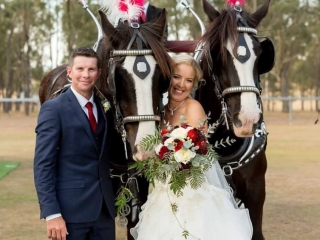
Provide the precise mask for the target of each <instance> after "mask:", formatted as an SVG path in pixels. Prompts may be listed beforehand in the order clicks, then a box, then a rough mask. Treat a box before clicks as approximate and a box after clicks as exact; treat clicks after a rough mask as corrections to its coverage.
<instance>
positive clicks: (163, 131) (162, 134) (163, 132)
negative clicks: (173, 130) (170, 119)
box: [161, 129, 170, 136]
mask: <svg viewBox="0 0 320 240" xmlns="http://www.w3.org/2000/svg"><path fill="white" fill-rule="evenodd" d="M167 133H170V130H169V129H162V130H161V136H164V135H166V134H167Z"/></svg>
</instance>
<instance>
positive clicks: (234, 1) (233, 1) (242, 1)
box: [227, 0, 246, 7]
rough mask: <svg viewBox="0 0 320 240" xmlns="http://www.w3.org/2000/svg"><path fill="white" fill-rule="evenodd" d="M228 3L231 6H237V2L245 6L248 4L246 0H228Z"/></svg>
mask: <svg viewBox="0 0 320 240" xmlns="http://www.w3.org/2000/svg"><path fill="white" fill-rule="evenodd" d="M227 4H228V5H229V6H231V7H234V6H236V5H237V4H238V5H239V6H244V5H246V1H245V0H227Z"/></svg>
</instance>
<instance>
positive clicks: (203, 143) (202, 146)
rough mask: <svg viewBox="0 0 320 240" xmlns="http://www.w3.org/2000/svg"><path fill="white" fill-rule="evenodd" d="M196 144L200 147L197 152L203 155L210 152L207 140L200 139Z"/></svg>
mask: <svg viewBox="0 0 320 240" xmlns="http://www.w3.org/2000/svg"><path fill="white" fill-rule="evenodd" d="M195 146H198V147H199V148H198V149H197V150H196V153H199V154H202V155H206V154H207V152H208V146H207V142H206V141H204V140H202V141H199V142H197V143H196V144H195Z"/></svg>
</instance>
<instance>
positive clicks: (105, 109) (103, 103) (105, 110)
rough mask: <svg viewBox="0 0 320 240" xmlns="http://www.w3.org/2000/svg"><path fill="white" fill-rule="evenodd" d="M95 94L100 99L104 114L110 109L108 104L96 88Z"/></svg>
mask: <svg viewBox="0 0 320 240" xmlns="http://www.w3.org/2000/svg"><path fill="white" fill-rule="evenodd" d="M96 94H97V96H98V97H99V98H100V102H101V105H102V107H103V110H104V112H105V113H106V112H107V111H109V109H110V108H111V105H110V102H109V101H108V99H107V98H106V97H105V96H104V95H103V94H102V92H101V91H100V90H99V89H98V88H97V87H96Z"/></svg>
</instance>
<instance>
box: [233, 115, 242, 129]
mask: <svg viewBox="0 0 320 240" xmlns="http://www.w3.org/2000/svg"><path fill="white" fill-rule="evenodd" d="M238 117H239V114H235V115H234V117H233V124H234V125H235V126H236V127H238V128H239V127H242V122H241V121H240V120H239V118H238Z"/></svg>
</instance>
